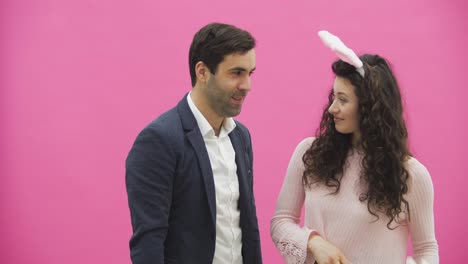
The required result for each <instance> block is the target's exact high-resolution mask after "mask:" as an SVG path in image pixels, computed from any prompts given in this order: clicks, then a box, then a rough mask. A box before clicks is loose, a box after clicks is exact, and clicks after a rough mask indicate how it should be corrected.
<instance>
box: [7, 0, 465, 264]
mask: <svg viewBox="0 0 468 264" xmlns="http://www.w3.org/2000/svg"><path fill="white" fill-rule="evenodd" d="M356 2H357V1H336V0H331V1H330V0H314V1H312V0H310V1H279V0H278V1H264V2H255V1H247V0H239V1H234V2H232V1H231V2H229V1H207V0H201V1H191V0H185V1H154V0H153V1H148V0H134V1H130V0H101V1H92V0H42V1H33V0H3V1H1V3H0V8H1V9H0V37H1V42H0V108H1V110H0V118H1V124H2V125H1V130H0V131H1V137H0V140H1V142H0V143H1V145H0V146H1V147H0V158H1V160H0V161H1V163H0V166H1V167H0V169H1V170H0V175H1V178H0V186H1V191H0V210H1V215H0V263H15V264H26V263H28V264H29V263H35V264H59V263H68V264H75V263H115V264H123V263H126V264H128V263H130V258H129V250H128V239H129V238H130V235H131V225H130V216H129V211H128V205H127V197H126V191H125V184H124V160H125V158H126V155H127V153H128V150H129V148H130V147H131V144H132V143H133V140H134V139H135V137H136V135H137V133H138V132H139V131H140V130H141V129H142V128H143V127H144V126H145V125H146V124H147V123H148V122H150V121H151V120H153V119H154V118H155V117H156V116H158V115H159V114H161V113H162V112H163V111H165V110H167V109H168V108H170V107H172V106H173V105H174V104H176V103H177V102H178V100H179V99H180V98H181V97H182V96H183V95H184V94H185V93H186V92H187V91H189V90H190V78H189V71H188V59H187V57H188V49H189V45H190V42H191V39H192V37H193V34H194V33H195V32H196V31H197V30H198V29H199V28H200V27H202V26H203V25H205V24H207V23H209V22H213V21H220V22H227V23H233V24H235V25H238V26H240V27H243V28H245V29H247V30H249V31H250V32H251V33H252V34H253V35H254V36H255V37H256V39H257V41H258V47H257V71H256V73H255V75H254V78H253V90H252V92H251V94H250V96H249V97H248V98H247V101H246V105H245V106H244V109H243V112H242V114H241V115H240V116H239V117H238V119H239V120H241V121H243V122H244V123H245V124H246V125H247V126H248V127H249V128H250V130H251V133H252V136H253V143H254V152H255V153H254V154H255V194H256V201H257V208H258V217H259V225H260V228H261V239H262V249H263V257H264V263H268V264H269V263H283V261H282V260H281V258H280V255H279V254H278V252H277V251H276V249H275V247H274V245H273V243H272V242H271V240H270V235H269V223H270V219H271V217H272V215H273V211H274V208H275V202H276V198H277V195H278V192H279V190H280V188H281V184H282V181H283V177H284V174H285V170H286V166H287V163H288V161H289V158H290V156H291V154H292V151H293V150H294V148H295V146H296V145H297V143H298V142H299V141H300V140H301V139H303V138H304V137H307V136H309V135H311V134H312V133H313V132H314V131H315V129H316V127H317V125H318V121H319V117H320V113H321V109H322V108H323V106H324V104H325V102H326V94H327V91H328V89H329V88H330V87H331V85H332V81H333V76H332V74H331V71H330V64H331V62H332V61H333V60H334V59H335V56H334V55H333V54H332V53H331V52H330V51H328V50H327V49H326V48H324V47H323V46H322V44H321V43H320V41H319V39H318V38H317V36H316V32H317V31H318V30H320V29H327V30H329V31H331V32H333V33H336V34H337V35H339V36H341V38H342V39H343V40H344V41H345V42H346V43H347V44H348V45H349V46H350V47H352V48H353V49H355V51H357V52H358V53H362V52H375V53H380V54H382V55H384V56H386V57H387V58H388V59H389V60H390V61H391V63H392V64H393V65H394V70H395V72H396V74H397V77H398V78H399V81H400V84H401V87H402V89H403V93H404V96H405V102H406V115H407V121H408V126H409V132H410V143H411V149H412V151H413V153H414V154H415V156H416V157H417V158H418V159H419V160H420V161H421V162H422V163H423V164H425V165H426V167H427V168H428V169H429V171H430V172H431V175H432V179H433V182H434V188H435V222H436V234H437V238H438V241H439V245H440V259H441V263H463V262H464V261H465V260H466V258H467V257H468V253H467V251H466V245H467V243H466V238H467V237H468V233H467V230H468V228H467V227H466V223H468V213H467V210H466V209H467V206H466V203H467V201H468V192H467V191H466V185H467V183H468V180H467V178H466V177H465V176H466V171H467V169H468V165H467V164H468V160H467V158H466V157H467V155H468V151H467V149H468V144H467V141H466V135H467V134H468V128H467V124H466V123H467V121H468V120H467V118H466V104H467V98H468V92H467V87H466V81H465V78H466V74H467V66H466V65H467V64H466V59H467V58H468V56H467V55H468V54H467V52H466V47H467V46H468V39H467V35H466V29H464V28H466V26H467V19H466V11H468V10H467V8H466V3H465V1H464V0H453V1H447V0H430V1H427V0H414V1H405V0H394V1H385V2H386V3H381V2H384V1H374V0H362V1H359V3H356Z"/></svg>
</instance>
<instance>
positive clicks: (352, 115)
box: [328, 76, 360, 142]
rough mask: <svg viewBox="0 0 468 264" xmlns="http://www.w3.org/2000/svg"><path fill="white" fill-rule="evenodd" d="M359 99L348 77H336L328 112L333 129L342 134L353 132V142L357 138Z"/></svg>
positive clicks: (358, 135)
mask: <svg viewBox="0 0 468 264" xmlns="http://www.w3.org/2000/svg"><path fill="white" fill-rule="evenodd" d="M358 106H359V99H358V98H357V96H356V94H355V92H354V87H353V85H352V84H351V82H350V81H349V80H348V79H345V78H342V77H338V76H337V77H336V78H335V82H334V84H333V102H332V104H331V105H330V107H329V108H328V112H329V113H330V114H332V115H333V122H334V123H335V129H336V130H337V131H338V132H340V133H342V134H353V142H356V140H359V137H360V130H359V112H358Z"/></svg>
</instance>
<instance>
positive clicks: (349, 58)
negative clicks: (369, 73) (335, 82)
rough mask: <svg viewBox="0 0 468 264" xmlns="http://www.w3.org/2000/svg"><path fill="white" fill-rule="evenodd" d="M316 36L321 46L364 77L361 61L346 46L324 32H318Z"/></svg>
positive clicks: (335, 37)
mask: <svg viewBox="0 0 468 264" xmlns="http://www.w3.org/2000/svg"><path fill="white" fill-rule="evenodd" d="M318 35H319V37H320V39H321V40H322V42H323V44H325V46H327V47H329V48H330V49H331V50H332V51H334V52H335V54H336V55H337V56H338V58H340V59H341V60H343V61H345V62H347V63H349V64H351V65H353V66H354V67H355V68H356V71H357V72H359V74H360V75H361V76H362V77H364V74H365V72H364V67H363V64H362V61H361V60H360V59H359V57H358V56H357V55H356V53H354V51H353V50H352V49H350V48H348V47H346V45H345V44H344V43H343V42H342V41H341V40H340V39H339V38H338V37H337V36H335V35H333V34H331V33H330V32H328V31H326V30H321V31H319V32H318Z"/></svg>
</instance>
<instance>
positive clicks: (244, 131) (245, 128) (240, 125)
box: [234, 120, 250, 135]
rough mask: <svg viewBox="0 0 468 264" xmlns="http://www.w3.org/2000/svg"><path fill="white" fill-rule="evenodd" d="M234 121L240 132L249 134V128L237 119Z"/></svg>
mask: <svg viewBox="0 0 468 264" xmlns="http://www.w3.org/2000/svg"><path fill="white" fill-rule="evenodd" d="M234 122H236V129H239V130H240V131H241V132H242V133H245V134H247V135H250V132H249V129H248V128H247V127H246V126H245V125H244V124H242V123H241V122H240V121H238V120H234Z"/></svg>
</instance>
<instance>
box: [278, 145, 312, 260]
mask: <svg viewBox="0 0 468 264" xmlns="http://www.w3.org/2000/svg"><path fill="white" fill-rule="evenodd" d="M312 140H313V139H312V138H306V139H304V140H303V141H302V142H301V143H299V145H298V146H297V147H296V150H295V151H294V153H293V155H292V158H291V160H290V162H289V166H288V169H287V172H286V177H285V179H284V183H283V186H282V188H281V191H280V194H279V197H278V201H277V203H276V209H275V214H274V216H273V218H272V220H271V227H270V234H271V238H272V240H273V243H274V244H275V245H276V247H277V248H278V250H279V252H280V254H281V256H282V257H283V259H284V260H285V262H286V263H288V264H303V263H305V261H306V258H307V242H308V239H309V236H310V234H311V233H312V232H314V231H313V230H309V229H307V228H301V227H300V225H299V223H300V216H301V209H302V206H303V204H304V198H305V192H304V186H303V184H302V174H303V171H304V163H303V161H302V156H303V155H304V153H305V151H306V150H307V149H308V148H309V147H310V144H311V142H312Z"/></svg>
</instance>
